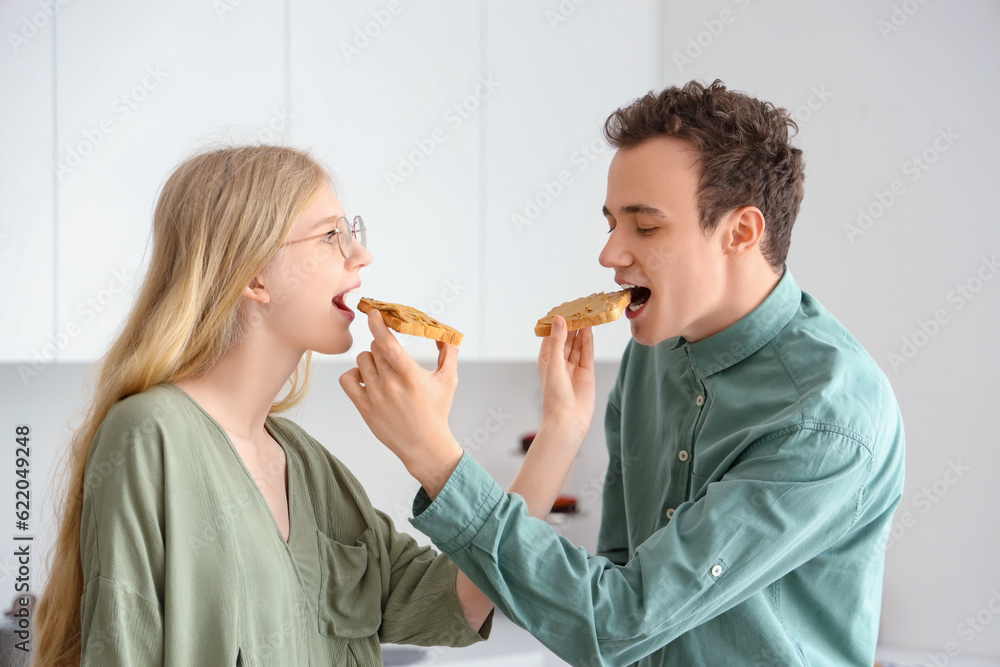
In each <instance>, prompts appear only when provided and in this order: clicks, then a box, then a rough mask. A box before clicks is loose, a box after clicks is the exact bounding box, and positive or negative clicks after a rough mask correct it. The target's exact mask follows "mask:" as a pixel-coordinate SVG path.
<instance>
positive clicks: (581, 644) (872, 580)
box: [411, 270, 903, 667]
mask: <svg viewBox="0 0 1000 667" xmlns="http://www.w3.org/2000/svg"><path fill="white" fill-rule="evenodd" d="M605 429H606V433H607V444H608V449H609V452H610V464H609V467H608V471H607V474H606V478H605V484H604V494H603V504H604V507H603V516H602V523H601V529H600V536H599V539H598V554H597V555H591V554H588V553H587V552H586V550H584V549H583V548H577V547H574V546H573V545H572V544H571V543H570V542H568V541H567V540H566V539H565V538H563V537H562V536H560V535H558V534H557V533H556V532H555V531H554V530H553V529H552V528H551V527H550V526H549V525H548V524H546V523H545V522H544V521H539V520H537V519H533V518H531V517H529V516H528V514H527V512H526V510H525V505H524V501H523V499H522V498H521V497H519V496H517V495H515V494H504V493H503V491H502V490H501V489H500V487H498V486H497V485H496V483H495V482H494V481H493V480H492V479H491V478H490V477H489V475H488V474H486V473H485V472H484V471H483V469H482V468H481V467H480V466H479V465H478V464H476V463H475V461H473V459H471V458H470V457H469V456H468V455H466V456H464V457H463V458H462V460H461V462H460V463H459V466H458V468H457V469H456V470H455V472H454V473H453V474H452V476H451V478H450V479H449V481H448V483H447V484H446V485H445V487H444V489H443V490H442V491H441V493H440V494H439V495H438V496H437V497H436V498H435V500H434V502H433V503H431V502H429V498H428V497H427V495H426V493H424V492H423V490H422V489H421V490H420V491H419V492H418V494H417V498H416V499H415V501H414V515H415V518H413V519H412V520H411V522H412V523H413V525H415V526H416V527H417V528H419V529H420V530H421V531H423V532H424V533H426V534H427V535H429V536H430V537H431V538H432V539H433V540H434V543H435V544H436V545H437V546H438V547H439V548H441V549H442V550H443V551H444V552H445V553H448V554H450V555H451V556H452V558H453V559H454V560H455V561H456V562H457V563H458V565H459V567H461V568H462V570H463V571H465V572H466V573H467V574H468V575H469V577H470V578H471V579H472V580H473V581H474V582H475V583H476V584H477V585H478V586H479V587H480V589H481V590H483V591H484V592H486V593H487V594H488V595H489V596H490V597H491V598H492V599H493V600H494V601H495V602H496V603H497V606H498V607H499V608H500V609H501V611H503V613H504V614H506V615H507V616H508V617H510V618H511V619H513V620H514V621H515V622H516V623H518V624H520V625H522V626H523V627H525V628H526V629H528V630H529V631H530V632H532V633H533V634H534V635H535V636H536V637H538V638H539V639H540V640H541V641H542V642H543V643H544V644H546V645H547V646H549V647H550V648H551V649H552V650H553V651H554V652H555V653H556V654H558V655H560V656H561V657H563V658H564V659H565V660H567V661H568V662H570V663H572V664H574V665H625V664H630V663H637V664H640V665H683V666H689V665H690V666H694V665H711V666H712V667H716V666H720V665H739V666H741V667H742V666H755V665H762V666H765V665H766V666H777V665H781V666H784V665H811V666H813V667H815V666H817V665H838V666H841V665H865V666H870V665H872V664H873V662H874V654H875V643H876V637H877V632H878V620H879V609H880V600H881V590H882V572H883V560H884V559H883V555H884V553H883V552H884V547H885V542H886V538H887V531H888V529H889V526H890V521H891V516H892V512H893V510H894V509H895V507H896V505H897V504H898V503H899V500H900V497H901V495H902V489H903V428H902V422H901V417H900V414H899V409H898V407H897V404H896V401H895V398H894V396H893V393H892V390H891V388H890V386H889V382H888V380H887V379H886V377H885V375H884V374H883V373H882V372H881V371H880V370H879V368H878V367H877V365H876V364H875V362H874V361H873V360H872V358H871V357H870V356H869V355H868V354H867V353H866V352H865V351H864V350H863V349H862V347H861V346H860V344H859V343H858V342H857V341H856V340H855V339H854V338H853V337H851V335H850V334H849V333H848V332H847V331H846V330H845V329H844V327H843V326H841V325H840V324H839V323H838V322H837V321H836V320H835V319H834V318H833V316H832V315H830V313H829V312H827V311H826V310H825V309H823V307H822V306H820V305H819V304H818V303H817V302H816V300H815V299H813V298H812V297H811V296H809V295H808V294H806V293H804V292H802V291H801V290H800V289H799V287H798V286H797V285H796V283H795V281H794V280H793V279H792V276H791V273H790V272H788V271H787V270H786V271H785V273H784V276H783V277H782V279H781V280H780V282H779V283H778V285H777V286H776V287H775V289H774V290H773V291H772V292H771V294H770V295H769V296H768V297H767V299H765V301H764V302H763V303H762V304H761V305H760V306H758V307H757V308H756V309H754V310H753V311H752V312H751V313H749V314H748V315H747V316H746V317H744V318H742V319H741V320H739V321H738V322H736V323H735V324H733V325H732V326H730V327H728V328H727V329H725V330H723V331H721V332H719V333H718V334H715V335H713V336H711V337H709V338H706V339H704V340H701V341H698V342H696V343H691V342H688V341H686V340H684V339H683V338H672V339H669V340H667V341H664V342H663V343H661V344H659V345H656V346H654V347H644V346H641V345H638V344H636V343H635V342H634V341H630V343H629V345H628V347H627V348H626V350H625V353H624V356H623V358H622V364H621V368H620V371H619V374H618V379H617V381H616V384H615V386H614V388H613V390H612V391H611V394H610V397H609V400H608V406H607V413H606V418H605Z"/></svg>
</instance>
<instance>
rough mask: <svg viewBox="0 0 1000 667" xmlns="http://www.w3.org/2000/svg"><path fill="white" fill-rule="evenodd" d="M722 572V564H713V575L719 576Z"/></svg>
mask: <svg viewBox="0 0 1000 667" xmlns="http://www.w3.org/2000/svg"><path fill="white" fill-rule="evenodd" d="M720 574H722V566H721V565H713V566H712V576H713V577H717V576H719V575H720Z"/></svg>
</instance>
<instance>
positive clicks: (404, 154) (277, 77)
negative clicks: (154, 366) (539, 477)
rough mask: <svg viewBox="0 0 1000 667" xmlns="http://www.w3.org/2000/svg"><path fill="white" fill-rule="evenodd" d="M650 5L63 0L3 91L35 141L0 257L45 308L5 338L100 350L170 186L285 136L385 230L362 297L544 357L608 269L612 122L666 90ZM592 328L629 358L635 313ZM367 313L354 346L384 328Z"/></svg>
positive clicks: (373, 240)
mask: <svg viewBox="0 0 1000 667" xmlns="http://www.w3.org/2000/svg"><path fill="white" fill-rule="evenodd" d="M21 4H22V5H23V7H21V8H20V9H18V6H17V5H15V6H14V8H13V9H10V8H9V6H5V10H4V11H5V14H3V16H5V17H6V18H4V20H5V21H6V24H5V25H10V26H13V28H12V29H16V28H17V25H18V24H19V22H20V21H21V19H22V18H23V16H24V15H25V13H28V12H31V11H33V10H34V9H35V8H37V7H38V5H37V4H36V5H34V6H28V5H27V4H25V3H21ZM654 14H655V8H654V3H652V2H651V1H649V0H646V1H643V2H640V1H639V0H630V2H629V3H627V5H621V4H616V5H614V6H610V5H592V4H581V5H577V4H575V3H573V2H566V3H560V4H558V5H556V4H552V5H551V6H549V7H539V6H537V5H535V4H534V3H530V2H526V1H524V0H520V1H519V2H516V3H513V4H512V3H499V2H487V3H466V2H461V1H460V0H449V1H447V2H440V3H434V4H432V5H426V4H411V3H407V2H403V1H402V0H399V1H397V0H380V1H378V2H375V1H373V2H362V3H348V2H336V3H327V2H322V1H321V0H289V2H287V3H285V2H278V1H277V0H271V1H269V2H261V3H247V2H243V1H242V0H216V1H215V2H200V1H196V0H183V1H182V2H178V3H171V4H169V5H163V6H160V5H150V4H145V3H143V4H128V3H122V2H119V1H118V0H95V1H94V2H89V3H85V4H82V5H77V4H76V3H71V4H66V5H59V10H58V12H57V15H56V16H55V18H50V19H48V22H49V24H48V25H47V26H43V27H42V28H40V29H39V32H38V35H37V36H35V37H33V38H32V40H31V41H30V42H29V43H28V44H27V45H26V46H25V49H33V52H32V53H31V54H30V57H27V56H28V55H29V54H28V52H27V51H25V52H24V54H23V55H25V56H26V57H25V58H23V59H20V60H19V59H18V58H19V56H20V55H22V54H17V53H15V54H14V56H13V58H12V62H13V63H14V64H15V65H16V66H15V67H12V68H4V69H3V71H2V72H0V76H2V77H4V79H3V81H4V82H5V83H6V82H9V83H8V85H9V86H10V87H11V88H12V89H18V88H19V87H20V88H23V89H24V90H26V91H27V92H26V94H25V104H23V105H17V106H10V105H8V107H7V108H5V109H3V110H2V111H0V113H3V114H5V115H4V118H5V119H8V120H9V122H7V123H4V124H3V127H2V129H0V131H2V132H3V133H4V134H5V136H9V137H10V142H11V143H10V144H9V145H12V146H14V147H15V149H16V151H15V152H14V153H9V155H13V154H19V155H20V154H23V155H24V156H25V157H24V158H22V159H18V160H14V159H11V158H7V159H5V160H3V166H2V169H4V170H5V171H4V174H5V175H6V174H8V173H9V174H11V178H4V179H3V180H2V181H0V187H3V188H4V189H5V190H4V192H5V196H4V197H3V200H2V203H0V206H2V208H0V212H2V217H0V235H6V236H0V257H2V258H3V260H4V261H3V264H2V268H0V270H2V271H3V272H4V276H5V277H7V278H8V279H9V280H11V281H13V282H17V284H19V285H27V286H28V287H27V289H23V290H19V291H18V293H17V294H15V295H10V296H8V297H7V298H8V299H9V301H8V304H9V307H8V309H7V310H8V312H13V313H17V312H18V311H21V312H25V313H26V314H27V315H26V317H25V318H23V321H18V324H17V326H15V325H13V324H10V325H7V326H5V327H4V328H3V331H2V333H0V355H2V356H3V358H5V359H8V360H14V359H25V358H29V357H30V355H31V354H32V351H33V350H36V349H42V346H44V345H45V344H46V343H50V342H51V341H52V338H53V337H54V336H58V337H59V341H60V343H61V345H60V346H59V349H53V352H56V353H55V354H53V355H52V359H54V360H59V361H94V360H96V359H97V358H99V357H100V356H101V354H102V353H103V352H104V351H105V350H106V348H107V346H108V344H109V343H110V341H111V340H112V339H113V337H114V336H115V335H116V333H117V331H118V329H119V327H120V326H121V324H122V322H123V320H124V318H125V317H126V316H127V311H128V308H129V307H130V306H131V304H132V303H133V301H134V296H135V293H136V291H137V289H138V287H139V282H140V280H141V278H142V273H143V271H144V270H145V267H146V265H147V264H148V261H149V254H150V251H151V237H150V229H151V218H152V213H153V207H154V205H155V200H156V196H157V194H158V191H159V189H160V187H161V186H162V184H163V182H164V180H165V179H166V177H167V175H168V174H169V172H170V171H171V169H172V168H173V167H174V166H175V165H176V164H177V163H178V162H179V161H180V160H181V159H183V158H184V157H185V156H186V155H188V154H190V153H191V152H193V151H195V150H196V149H198V148H199V147H201V146H202V145H204V144H206V143H210V142H211V141H212V140H216V139H222V140H223V141H225V140H229V141H246V140H262V141H266V142H272V141H282V140H284V141H287V142H290V143H293V144H295V145H298V146H302V147H306V148H309V149H311V150H312V151H313V153H314V154H315V155H316V156H317V157H318V158H320V159H321V160H322V161H323V162H324V163H325V164H326V165H327V166H328V167H329V168H330V170H331V171H332V172H333V174H334V175H335V177H336V179H337V181H338V183H339V186H340V187H339V192H340V195H341V198H342V200H343V202H344V205H345V207H346V209H347V212H348V214H349V215H355V214H360V215H362V216H363V217H364V218H365V220H366V223H367V225H368V227H369V246H370V249H371V251H372V253H373V254H374V257H375V261H374V264H373V265H372V266H371V267H368V268H366V269H364V270H363V271H362V280H363V281H364V285H363V287H362V290H361V292H362V295H364V296H370V297H372V298H376V299H382V300H388V301H398V302H402V303H407V304H411V305H413V306H415V307H417V308H420V309H421V310H424V311H426V312H428V313H429V314H431V315H433V316H435V317H438V318H440V319H441V320H442V321H445V322H448V323H449V324H451V325H453V326H455V327H457V328H458V329H460V330H461V331H463V332H464V333H465V334H466V339H465V342H464V343H463V346H462V351H461V358H462V359H463V360H505V359H521V360H531V359H534V358H535V356H536V354H537V349H538V340H537V339H536V338H535V337H534V335H533V333H532V329H533V326H534V322H535V320H536V319H537V318H538V317H540V316H541V315H543V314H544V313H545V312H546V311H547V310H548V309H549V308H551V307H552V306H553V305H555V304H556V303H558V302H560V301H562V300H566V299H570V298H575V297H577V296H581V295H582V294H584V293H589V292H591V291H598V290H606V289H613V288H614V285H613V282H612V273H611V272H610V271H609V270H606V269H603V268H602V267H600V266H599V265H598V264H597V254H598V253H599V251H600V249H601V247H602V244H603V240H604V236H603V231H604V228H605V223H604V220H603V218H602V217H601V216H600V212H599V211H600V206H601V204H602V203H603V199H604V189H605V178H606V170H607V164H608V162H609V160H610V155H611V151H610V150H608V149H607V148H606V147H605V146H604V143H603V140H602V139H601V134H600V127H601V123H602V122H603V120H604V118H605V117H606V116H607V114H608V113H610V112H611V111H612V110H613V109H614V108H615V107H616V106H618V105H620V104H623V103H625V102H627V101H628V100H629V99H631V98H632V97H634V96H637V95H639V94H642V93H643V92H645V91H646V90H648V89H650V88H652V87H653V83H654V80H655V71H654V70H655V68H656V66H657V63H658V61H659V59H658V57H657V54H656V49H657V48H658V47H657V39H656V37H655V32H656V26H655V23H656V21H655V20H654V18H655V17H654ZM636 26H639V28H636ZM46 40H48V43H47V45H46ZM4 57H5V58H8V57H9V56H7V55H6V54H5V56H4ZM13 176H17V178H13ZM8 193H9V194H8ZM17 219H29V220H32V221H33V224H32V225H30V231H26V230H23V229H21V228H17V230H18V231H17V233H16V234H15V233H14V232H11V231H10V228H12V227H13V224H12V222H11V221H14V220H17ZM5 245H6V247H5ZM26 276H27V278H26ZM15 278H17V280H15ZM11 321H14V320H11ZM67 332H68V334H67ZM596 332H597V349H598V357H599V358H604V359H617V358H618V357H619V355H620V352H621V349H622V347H623V346H624V343H625V341H627V339H628V327H627V324H626V323H625V322H618V323H615V324H613V325H609V326H606V327H601V328H599V329H597V330H596ZM355 333H356V338H357V342H356V344H355V348H354V350H353V353H356V352H357V351H359V350H360V349H364V348H366V347H367V346H368V344H369V342H370V340H371V339H370V336H369V335H368V333H367V328H366V327H365V326H364V325H363V324H360V326H355ZM61 334H63V335H61ZM400 340H401V341H402V342H403V343H404V344H405V345H406V346H407V348H408V349H409V351H410V352H411V353H412V354H414V355H415V356H417V357H418V358H423V359H428V358H434V357H436V349H435V347H434V345H433V343H432V342H430V341H426V340H423V339H416V338H413V337H409V336H404V337H400Z"/></svg>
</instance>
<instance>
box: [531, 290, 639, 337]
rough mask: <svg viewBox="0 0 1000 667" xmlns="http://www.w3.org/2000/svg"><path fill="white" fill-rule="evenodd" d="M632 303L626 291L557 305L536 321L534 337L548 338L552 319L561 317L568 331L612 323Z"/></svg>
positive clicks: (601, 293)
mask: <svg viewBox="0 0 1000 667" xmlns="http://www.w3.org/2000/svg"><path fill="white" fill-rule="evenodd" d="M631 301H632V293H631V292H629V291H628V290H627V289H626V290H621V291H620V292H596V293H594V294H591V295H590V296H585V297H581V298H579V299H575V300H573V301H567V302H566V303H564V304H561V305H558V306H556V307H555V308H553V309H552V310H550V311H549V313H548V314H547V315H546V316H545V317H543V318H542V319H540V320H538V324H536V325H535V335H536V336H548V335H550V334H551V333H552V318H553V317H554V316H556V315H562V316H563V317H565V318H566V326H567V327H568V330H569V331H574V330H576V329H583V328H585V327H592V326H595V325H598V324H605V323H607V322H614V321H615V320H617V319H618V318H619V317H621V316H622V313H624V312H625V308H626V307H628V304H629V303H631Z"/></svg>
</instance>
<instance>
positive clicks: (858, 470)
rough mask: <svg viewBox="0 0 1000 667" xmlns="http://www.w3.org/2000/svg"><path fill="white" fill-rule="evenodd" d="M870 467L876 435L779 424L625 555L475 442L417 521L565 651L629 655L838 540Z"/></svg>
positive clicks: (508, 609) (619, 660)
mask: <svg viewBox="0 0 1000 667" xmlns="http://www.w3.org/2000/svg"><path fill="white" fill-rule="evenodd" d="M871 473H872V454H871V451H870V450H869V448H868V447H866V446H865V444H864V443H862V442H861V441H859V440H857V439H855V438H854V437H852V436H851V435H850V434H849V433H848V432H845V431H843V430H841V429H837V428H836V427H828V426H825V425H822V424H801V425H798V426H796V427H791V428H787V429H785V430H783V431H779V432H776V433H772V434H769V435H768V436H766V437H763V438H761V439H760V440H758V441H757V442H755V443H753V444H751V445H750V446H748V447H747V448H746V450H745V451H744V452H743V453H742V454H741V456H740V458H739V460H737V461H736V462H735V463H734V465H733V466H732V467H731V468H730V469H729V470H728V471H727V473H726V474H725V475H724V476H723V477H722V478H720V479H719V480H717V481H714V482H712V483H710V484H708V486H707V488H706V492H705V493H704V495H702V496H701V497H699V498H698V499H697V500H693V501H688V502H685V503H683V504H682V505H680V506H679V507H677V509H676V512H675V514H674V516H673V519H672V520H671V521H670V522H669V523H668V524H667V525H665V526H664V527H663V528H661V529H660V530H658V531H656V532H655V533H654V534H653V535H652V536H651V537H650V538H649V539H647V540H646V541H645V542H644V543H643V544H641V545H639V546H638V547H636V549H635V551H634V553H633V554H632V557H631V558H630V559H629V560H628V562H627V563H626V564H624V565H618V564H615V563H614V562H612V561H611V560H609V559H608V558H607V557H605V556H599V555H591V554H589V553H587V551H586V550H585V549H583V548H580V547H575V546H574V545H573V544H572V543H570V542H569V541H568V540H567V539H565V538H564V537H562V536H560V535H559V534H558V533H556V532H555V530H553V529H552V528H551V527H550V526H549V525H548V524H547V523H546V522H544V521H541V520H539V519H535V518H532V517H530V516H529V515H528V513H527V510H526V507H525V504H524V501H523V499H522V498H521V497H520V496H518V495H516V494H505V493H504V492H503V491H502V490H501V489H500V487H499V486H498V485H497V484H496V482H495V481H494V480H493V479H492V478H491V477H490V476H489V474H488V473H487V472H486V471H485V470H483V469H482V467H480V466H479V465H478V464H477V463H476V462H475V461H474V460H473V459H472V458H471V457H469V456H468V455H465V456H464V457H463V458H462V460H461V462H460V463H459V465H458V467H457V468H456V470H455V472H454V473H453V474H452V477H451V478H450V479H449V481H448V483H447V484H446V485H445V487H444V489H443V490H442V491H441V493H440V494H439V495H438V496H437V498H436V499H435V500H434V502H429V498H428V497H427V495H426V493H424V492H423V490H420V491H419V492H418V495H417V498H416V499H415V501H414V508H413V511H414V518H413V519H411V522H412V523H413V525H414V526H415V527H417V528H418V529H419V530H421V531H422V532H424V533H425V534H427V535H428V536H430V537H431V539H432V540H433V541H434V543H435V544H436V545H437V546H438V547H439V548H440V549H441V550H442V551H443V552H444V553H447V554H449V555H450V556H451V557H452V559H454V560H455V562H456V563H458V566H459V567H460V568H461V569H462V570H463V571H464V572H466V574H467V575H468V576H469V578H470V579H471V580H472V581H473V582H474V583H475V584H476V585H477V586H479V587H480V588H481V589H482V590H483V591H484V592H486V593H487V594H488V595H489V596H490V597H491V598H492V599H493V600H494V602H495V603H496V604H497V606H498V607H499V608H500V609H501V611H503V613H504V614H506V615H507V616H509V617H510V618H511V619H512V620H514V621H515V622H516V623H518V624H519V625H521V626H522V627H524V628H526V629H527V630H529V631H530V632H531V633H532V634H534V635H535V636H536V637H537V638H538V639H539V640H540V641H541V642H542V643H544V644H545V645H546V646H548V647H549V648H550V649H551V650H552V651H553V652H555V653H556V654H557V655H559V656H560V657H562V658H563V659H565V660H567V661H569V662H571V663H573V664H581V663H586V664H600V665H625V664H630V663H632V662H634V661H636V660H638V659H640V658H642V657H643V656H646V655H649V654H650V653H652V652H654V651H656V650H657V649H659V648H661V647H663V646H665V645H666V644H668V643H669V642H671V641H672V640H674V639H675V638H677V637H678V636H680V635H681V634H683V633H685V632H686V631H688V630H690V629H691V628H693V627H696V626H697V625H699V624H701V623H704V622H705V621H707V620H709V619H711V618H713V617H715V616H717V615H719V614H721V613H723V612H725V611H726V610H728V609H730V608H732V607H733V606H735V605H737V604H739V603H740V602H742V601H743V600H746V599H747V598H748V597H749V596H751V595H753V594H754V593H756V592H758V591H760V590H761V589H763V588H764V587H765V586H767V585H769V584H770V583H772V582H774V581H776V580H777V579H779V578H781V577H782V576H784V575H785V574H787V573H788V572H790V571H792V570H793V569H795V568H796V567H798V566H799V565H801V564H802V563H804V562H806V561H807V560H809V559H810V558H812V557H814V556H815V555H817V554H819V553H821V552H822V551H824V550H825V549H827V548H829V547H830V546H831V545H833V544H834V543H836V542H837V541H838V540H839V539H841V538H842V537H843V536H844V535H845V534H846V533H847V532H848V531H849V530H850V529H851V528H852V527H853V526H854V524H855V523H856V522H857V520H858V517H859V516H860V514H861V510H862V505H863V503H864V490H865V486H866V483H867V482H868V480H869V478H870V476H871ZM602 539H603V541H604V542H605V543H607V537H606V536H605V537H604V538H602Z"/></svg>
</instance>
